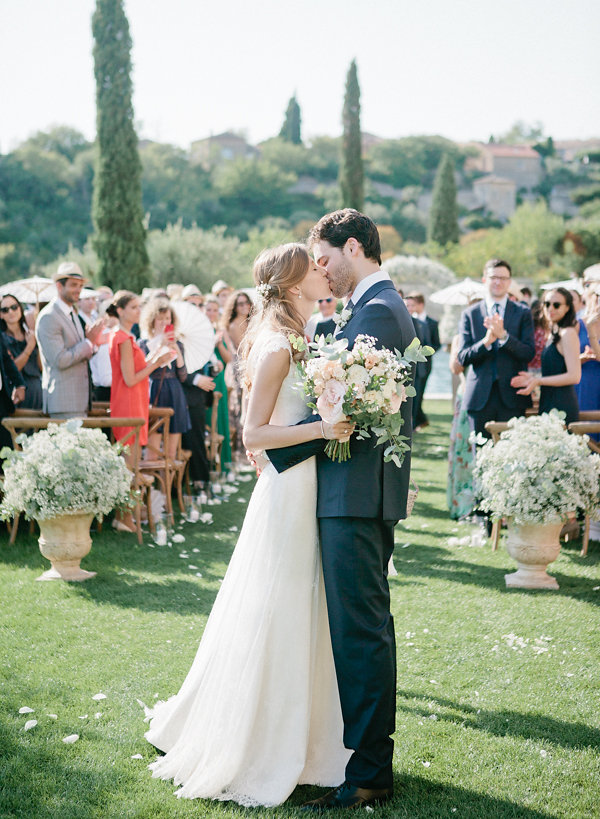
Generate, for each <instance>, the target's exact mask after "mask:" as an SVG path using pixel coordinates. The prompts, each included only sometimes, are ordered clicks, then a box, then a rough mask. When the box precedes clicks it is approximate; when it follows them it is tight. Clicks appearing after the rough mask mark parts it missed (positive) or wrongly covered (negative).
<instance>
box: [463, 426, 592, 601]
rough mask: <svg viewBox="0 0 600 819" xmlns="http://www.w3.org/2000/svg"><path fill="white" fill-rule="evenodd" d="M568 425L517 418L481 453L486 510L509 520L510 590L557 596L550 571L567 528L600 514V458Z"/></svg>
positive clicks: (478, 467) (479, 473)
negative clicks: (584, 515) (572, 520)
mask: <svg viewBox="0 0 600 819" xmlns="http://www.w3.org/2000/svg"><path fill="white" fill-rule="evenodd" d="M563 419H564V413H559V412H557V411H556V410H552V411H551V412H550V413H544V414H543V415H535V416H532V417H530V418H513V419H511V420H510V421H509V422H508V425H509V429H508V430H506V432H503V433H502V434H501V436H500V440H499V441H498V442H497V443H496V444H494V443H493V442H492V441H488V442H487V443H485V444H484V446H482V447H481V448H480V449H478V452H477V457H476V464H475V468H474V480H475V485H476V488H477V493H478V495H479V497H480V498H481V503H480V505H481V508H482V509H483V510H484V511H486V512H489V513H491V515H492V518H494V519H496V520H497V519H499V518H502V517H505V518H507V519H508V538H507V543H506V548H507V550H508V553H509V554H510V555H511V557H513V558H514V560H516V562H517V565H518V570H517V571H516V572H514V573H512V574H507V575H506V576H505V579H506V585H507V586H509V587H511V586H517V587H520V588H525V589H540V588H541V589H558V583H557V582H556V579H555V578H554V577H551V576H550V575H548V574H547V572H546V567H547V566H548V564H549V563H552V561H554V560H556V558H557V557H558V553H559V551H560V540H559V534H560V530H561V528H562V526H563V523H564V521H565V520H567V519H568V518H569V517H572V516H573V514H574V513H576V512H577V510H579V509H583V510H585V511H586V512H588V513H590V512H592V511H593V510H594V509H598V507H599V506H600V498H599V491H600V455H595V454H593V453H592V452H591V451H590V449H589V447H588V445H587V443H586V438H585V437H584V436H579V435H571V434H570V433H568V432H567V430H566V429H565V427H564V423H563Z"/></svg>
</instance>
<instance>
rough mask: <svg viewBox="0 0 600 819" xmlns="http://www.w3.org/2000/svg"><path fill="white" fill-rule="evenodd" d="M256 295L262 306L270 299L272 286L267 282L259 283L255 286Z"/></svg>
mask: <svg viewBox="0 0 600 819" xmlns="http://www.w3.org/2000/svg"><path fill="white" fill-rule="evenodd" d="M255 289H256V295H257V296H258V298H259V299H260V301H261V302H262V304H263V305H264V304H265V302H267V301H268V300H269V298H270V297H271V293H272V292H273V285H271V284H269V283H268V282H261V283H260V284H257V285H256V288H255Z"/></svg>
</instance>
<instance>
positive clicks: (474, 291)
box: [429, 278, 486, 305]
mask: <svg viewBox="0 0 600 819" xmlns="http://www.w3.org/2000/svg"><path fill="white" fill-rule="evenodd" d="M485 292H486V291H485V285H484V283H483V282H478V281H476V280H475V279H469V278H466V279H463V280H462V281H461V282H456V284H451V285H450V286H449V287H444V289H443V290H436V292H435V293H432V294H431V295H430V296H429V298H430V299H431V301H433V302H435V304H457V305H465V304H469V302H470V301H471V300H472V299H479V298H483V297H484V296H485Z"/></svg>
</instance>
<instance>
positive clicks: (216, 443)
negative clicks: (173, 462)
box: [208, 392, 225, 472]
mask: <svg viewBox="0 0 600 819" xmlns="http://www.w3.org/2000/svg"><path fill="white" fill-rule="evenodd" d="M221 398H222V393H220V392H213V403H212V411H211V414H210V430H209V443H208V460H209V462H210V468H211V471H212V472H221V468H222V466H221V449H222V447H223V440H224V437H225V436H223V435H221V434H220V433H219V429H218V423H219V401H220V400H221Z"/></svg>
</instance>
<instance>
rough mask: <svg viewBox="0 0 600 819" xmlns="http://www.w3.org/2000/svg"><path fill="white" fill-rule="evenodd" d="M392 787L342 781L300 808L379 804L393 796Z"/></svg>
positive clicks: (316, 808)
mask: <svg viewBox="0 0 600 819" xmlns="http://www.w3.org/2000/svg"><path fill="white" fill-rule="evenodd" d="M393 793H394V790H393V788H378V789H375V788H359V787H358V786H357V785H351V784H350V783H349V782H344V783H343V785H340V786H339V787H337V788H334V789H333V790H332V791H329V793H326V794H325V796H321V798H320V799H313V801H312V802H307V803H306V804H305V805H302V807H301V808H300V810H306V811H309V810H312V811H318V810H332V809H333V808H366V807H367V805H379V804H381V803H382V802H387V800H388V799H391V798H392V796H393Z"/></svg>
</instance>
